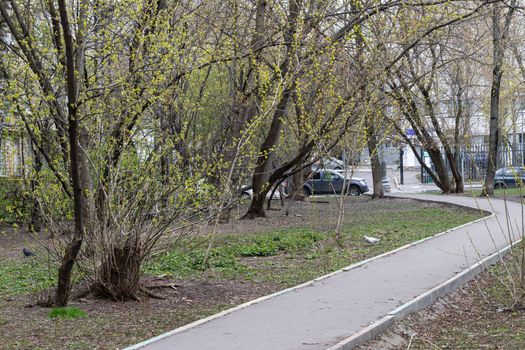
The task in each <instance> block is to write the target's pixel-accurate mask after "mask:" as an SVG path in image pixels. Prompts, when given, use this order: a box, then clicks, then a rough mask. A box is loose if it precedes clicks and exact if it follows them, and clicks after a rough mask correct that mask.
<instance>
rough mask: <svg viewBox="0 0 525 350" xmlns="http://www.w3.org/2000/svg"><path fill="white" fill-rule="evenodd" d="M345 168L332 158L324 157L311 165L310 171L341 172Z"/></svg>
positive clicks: (343, 164) (338, 160)
mask: <svg viewBox="0 0 525 350" xmlns="http://www.w3.org/2000/svg"><path fill="white" fill-rule="evenodd" d="M344 168H345V163H344V162H343V161H342V160H340V159H337V158H334V157H325V158H321V159H319V160H318V161H317V162H315V163H314V164H312V170H313V171H316V170H327V169H330V170H343V169H344Z"/></svg>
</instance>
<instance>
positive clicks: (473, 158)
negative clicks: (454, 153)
mask: <svg viewBox="0 0 525 350" xmlns="http://www.w3.org/2000/svg"><path fill="white" fill-rule="evenodd" d="M488 149H489V147H488V144H482V145H473V146H470V147H468V148H464V149H462V150H461V151H460V153H459V159H458V168H459V171H460V172H461V174H462V177H463V180H464V181H483V180H484V179H485V175H486V173H487V159H488V154H489V152H488ZM441 153H442V156H443V157H444V160H445V162H444V163H445V165H446V167H447V170H448V171H449V174H450V176H452V174H451V171H450V164H449V163H448V161H447V160H446V159H445V152H444V150H441ZM421 158H422V159H423V160H424V161H425V163H426V164H427V165H428V166H429V167H430V168H431V169H432V170H435V167H434V164H433V162H432V161H431V160H430V157H429V156H428V154H427V153H426V152H425V151H424V150H423V149H422V150H421ZM510 166H512V167H521V166H525V147H524V145H523V144H518V145H505V146H501V147H499V150H498V159H497V166H496V168H497V169H499V168H503V167H510ZM421 182H422V183H430V182H432V178H431V177H430V175H429V174H428V173H427V172H426V171H425V170H424V169H423V168H421Z"/></svg>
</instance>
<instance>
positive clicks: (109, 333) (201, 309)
mask: <svg viewBox="0 0 525 350" xmlns="http://www.w3.org/2000/svg"><path fill="white" fill-rule="evenodd" d="M273 205H274V207H275V208H278V207H279V203H277V202H276V203H274V204H273ZM443 206H444V205H442V204H438V203H420V202H417V203H415V202H413V201H411V200H407V199H387V200H384V201H372V200H371V199H370V198H369V197H367V196H361V197H359V198H352V199H350V200H346V203H345V215H344V217H345V221H346V222H352V218H354V219H355V217H358V216H359V215H368V213H370V212H371V211H376V212H377V211H381V212H393V211H404V210H411V209H414V207H417V208H421V207H430V208H440V207H443ZM338 212H339V208H338V206H337V204H336V203H335V201H333V200H326V199H318V200H316V201H314V202H304V203H295V204H294V205H293V206H291V207H288V206H285V207H284V208H282V209H281V210H272V211H269V212H268V215H269V217H268V218H261V219H256V220H252V221H245V220H243V221H238V220H233V221H232V222H231V223H229V224H225V225H220V226H219V228H218V233H219V234H220V233H228V234H231V233H243V234H249V233H261V232H267V231H271V230H274V229H277V228H279V229H281V228H287V227H301V226H305V227H314V228H319V229H322V230H330V229H333V228H334V227H335V221H336V220H335V219H334V218H336V217H337V213H338ZM240 213H242V208H240V209H239V210H238V211H237V213H234V214H236V215H239V214H240ZM210 230H211V228H209V227H206V228H203V229H202V230H201V232H200V233H201V234H206V233H208V232H209V231H210ZM2 231H3V233H2V234H0V263H1V259H3V258H5V257H8V258H13V257H15V258H16V259H24V257H23V254H22V251H21V249H22V247H23V246H25V245H26V244H28V243H30V242H31V238H30V237H29V236H27V235H26V234H24V233H23V232H21V231H19V230H14V229H12V228H3V230H2V229H0V232H2ZM252 259H254V258H252ZM265 259H268V258H265ZM150 282H151V283H152V284H155V283H159V284H163V285H166V284H168V285H171V286H169V287H164V288H158V289H155V288H153V289H154V290H155V292H157V293H159V294H161V295H162V296H164V297H165V299H164V300H157V299H144V300H142V301H141V302H123V303H117V302H112V301H108V300H92V299H90V298H85V299H80V300H75V301H73V302H72V303H71V306H77V307H79V308H81V309H82V310H84V311H86V313H87V314H88V317H86V318H80V319H72V320H63V321H60V320H52V319H50V318H49V317H48V314H49V311H50V310H49V309H48V308H42V307H39V306H35V303H36V298H37V296H35V295H21V296H12V297H5V298H3V299H0V310H1V312H0V349H56V348H57V346H60V347H61V348H63V349H72V350H73V349H76V350H79V349H115V348H119V347H122V346H123V345H130V344H133V343H136V342H139V341H141V340H144V339H147V338H149V337H152V336H155V335H158V334H159V333H162V332H165V331H168V330H171V329H173V328H176V327H178V326H181V325H183V324H186V323H188V322H191V321H193V320H197V319H199V318H202V317H205V316H208V315H210V314H213V313H216V312H218V311H220V310H224V309H226V308H229V307H232V306H235V305H238V304H240V303H242V302H245V301H248V300H251V299H254V298H257V297H259V296H262V295H265V294H269V293H271V292H275V291H277V290H280V289H282V285H280V284H275V283H269V282H267V281H266V282H264V283H259V282H256V281H239V280H214V279H207V278H206V276H205V274H203V276H202V278H195V279H184V280H182V279H179V280H177V279H175V280H170V279H165V278H164V279H159V280H155V279H152V280H151V281H150ZM102 339H103V341H101V340H102Z"/></svg>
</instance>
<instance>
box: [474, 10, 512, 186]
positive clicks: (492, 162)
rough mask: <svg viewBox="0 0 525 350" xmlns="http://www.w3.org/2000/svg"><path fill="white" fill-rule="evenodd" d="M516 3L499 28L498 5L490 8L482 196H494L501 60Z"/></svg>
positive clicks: (499, 11) (499, 15) (499, 14)
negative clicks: (486, 150)
mask: <svg viewBox="0 0 525 350" xmlns="http://www.w3.org/2000/svg"><path fill="white" fill-rule="evenodd" d="M515 5H516V1H515V0H513V1H512V3H511V5H510V6H511V7H510V9H509V11H508V12H507V14H506V16H505V25H504V27H503V28H502V27H501V23H500V22H501V8H500V4H499V3H495V4H493V8H492V55H493V68H492V84H491V89H490V120H489V154H488V157H487V176H486V178H485V187H484V189H483V193H482V195H485V196H492V195H494V179H495V177H496V168H497V166H498V146H499V112H500V108H499V102H500V90H501V79H502V76H503V70H502V68H503V59H504V55H505V42H506V39H507V37H508V33H509V28H510V23H511V20H512V15H513V13H514V10H515Z"/></svg>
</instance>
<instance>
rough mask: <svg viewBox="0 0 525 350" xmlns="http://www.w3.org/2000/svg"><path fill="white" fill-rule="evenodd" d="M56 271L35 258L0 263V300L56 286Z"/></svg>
mask: <svg viewBox="0 0 525 350" xmlns="http://www.w3.org/2000/svg"><path fill="white" fill-rule="evenodd" d="M55 275H56V269H55V268H54V267H51V270H49V269H48V268H47V266H46V265H44V264H43V263H41V262H40V261H38V260H36V259H35V258H33V257H32V258H23V259H22V260H19V261H16V260H7V261H2V262H1V263H0V298H2V297H7V296H13V295H19V294H28V293H33V292H37V291H40V290H43V289H45V288H49V287H51V286H53V285H55V284H56V283H55V281H56V276H55Z"/></svg>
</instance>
